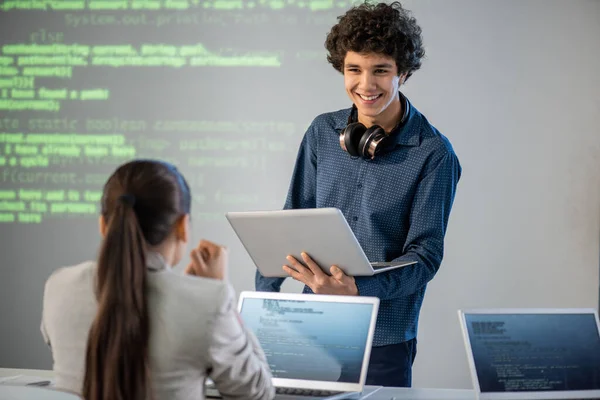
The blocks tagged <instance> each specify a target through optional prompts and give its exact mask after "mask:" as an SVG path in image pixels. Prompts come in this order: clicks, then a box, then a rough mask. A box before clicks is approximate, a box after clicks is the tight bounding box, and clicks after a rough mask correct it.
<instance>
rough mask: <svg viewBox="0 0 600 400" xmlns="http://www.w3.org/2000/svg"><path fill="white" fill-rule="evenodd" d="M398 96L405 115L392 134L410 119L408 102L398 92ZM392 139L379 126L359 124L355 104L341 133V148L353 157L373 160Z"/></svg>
mask: <svg viewBox="0 0 600 400" xmlns="http://www.w3.org/2000/svg"><path fill="white" fill-rule="evenodd" d="M398 94H399V96H400V101H401V102H402V106H403V108H404V114H403V115H402V119H401V120H400V122H398V125H396V126H395V127H394V129H392V131H391V132H392V133H393V132H395V131H396V130H397V129H398V128H399V127H401V126H402V125H404V123H405V122H406V119H407V117H408V107H409V105H408V101H407V100H406V97H404V95H403V94H402V93H400V92H398ZM391 137H392V135H391V134H390V135H388V134H386V133H385V130H384V129H383V128H382V127H381V126H379V125H373V126H371V127H369V128H367V127H366V126H364V125H363V124H362V123H360V122H358V110H357V108H356V106H355V105H354V104H353V105H352V110H351V111H350V116H349V117H348V124H347V125H346V127H345V128H344V129H343V130H342V132H341V133H340V146H342V149H344V151H346V152H347V153H348V154H350V155H351V156H353V157H363V158H368V159H371V160H372V159H374V158H375V156H376V155H377V154H379V153H381V151H382V150H383V149H385V148H387V147H388V144H389V142H390V138H391Z"/></svg>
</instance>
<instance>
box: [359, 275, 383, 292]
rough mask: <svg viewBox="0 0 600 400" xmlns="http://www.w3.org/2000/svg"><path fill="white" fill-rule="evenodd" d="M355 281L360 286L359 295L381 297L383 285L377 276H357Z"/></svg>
mask: <svg viewBox="0 0 600 400" xmlns="http://www.w3.org/2000/svg"><path fill="white" fill-rule="evenodd" d="M354 283H356V287H357V288H358V295H359V296H372V297H381V296H380V295H381V293H380V292H381V287H380V286H379V282H378V281H377V278H376V277H374V276H357V277H355V278H354Z"/></svg>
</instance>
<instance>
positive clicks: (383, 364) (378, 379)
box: [367, 339, 417, 387]
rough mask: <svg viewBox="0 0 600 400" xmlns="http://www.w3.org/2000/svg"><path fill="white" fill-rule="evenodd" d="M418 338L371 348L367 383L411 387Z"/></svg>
mask: <svg viewBox="0 0 600 400" xmlns="http://www.w3.org/2000/svg"><path fill="white" fill-rule="evenodd" d="M416 355H417V339H411V340H409V341H406V342H402V343H398V344H390V345H387V346H378V347H373V348H372V349H371V358H370V360H369V371H368V372H367V385H377V386H395V387H410V386H411V383H412V365H413V362H414V361H415V356H416Z"/></svg>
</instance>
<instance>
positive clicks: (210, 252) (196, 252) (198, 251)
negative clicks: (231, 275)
mask: <svg viewBox="0 0 600 400" xmlns="http://www.w3.org/2000/svg"><path fill="white" fill-rule="evenodd" d="M227 263H228V255H227V249H225V247H223V246H220V245H218V244H215V243H212V242H209V241H208V240H201V241H200V243H199V244H198V247H196V248H195V249H193V250H192V251H191V253H190V263H189V264H188V266H187V268H186V269H185V273H186V274H189V275H195V276H201V277H204V278H211V279H220V280H224V279H225V276H226V272H227Z"/></svg>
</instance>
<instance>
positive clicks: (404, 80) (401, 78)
mask: <svg viewBox="0 0 600 400" xmlns="http://www.w3.org/2000/svg"><path fill="white" fill-rule="evenodd" d="M407 76H408V72H403V73H401V74H400V85H402V84H404V82H406V77H407Z"/></svg>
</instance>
